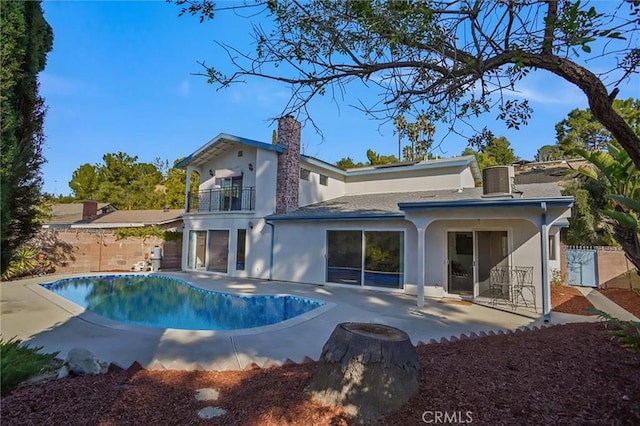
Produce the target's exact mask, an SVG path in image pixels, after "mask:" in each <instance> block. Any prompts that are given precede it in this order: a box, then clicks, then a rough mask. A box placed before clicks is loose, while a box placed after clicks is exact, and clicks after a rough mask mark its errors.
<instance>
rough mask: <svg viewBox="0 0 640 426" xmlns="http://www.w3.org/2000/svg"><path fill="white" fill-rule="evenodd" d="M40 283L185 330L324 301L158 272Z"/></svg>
mask: <svg viewBox="0 0 640 426" xmlns="http://www.w3.org/2000/svg"><path fill="white" fill-rule="evenodd" d="M42 287H44V288H46V289H47V290H50V291H52V292H54V293H56V294H58V295H59V296H61V297H64V298H65V299H67V300H70V301H71V302H74V303H76V304H78V305H80V306H82V307H84V308H86V309H87V310H88V311H91V312H93V313H95V314H98V315H101V316H103V317H106V318H109V319H112V320H115V321H121V322H124V323H128V324H135V325H143V326H148V327H161V328H177V329H185V330H236V329H242V328H253V327H261V326H265V325H270V324H276V323H278V322H282V321H285V320H288V319H291V318H294V317H297V316H299V315H302V314H304V313H306V312H309V311H311V310H313V309H316V308H319V307H320V306H322V305H324V303H323V302H318V301H314V300H309V299H305V298H302V297H296V296H288V295H285V296H280V295H276V296H264V295H255V296H253V295H252V296H245V295H237V294H229V293H220V292H215V291H209V290H203V289H200V288H197V287H194V286H192V285H190V284H189V283H187V282H185V281H183V280H180V279H178V278H173V277H167V276H160V275H144V276H140V275H106V276H96V277H77V278H66V279H61V280H58V281H56V282H53V283H46V284H42Z"/></svg>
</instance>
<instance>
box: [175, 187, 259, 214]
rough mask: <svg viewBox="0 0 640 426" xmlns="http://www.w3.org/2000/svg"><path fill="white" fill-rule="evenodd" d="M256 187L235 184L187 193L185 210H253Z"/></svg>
mask: <svg viewBox="0 0 640 426" xmlns="http://www.w3.org/2000/svg"><path fill="white" fill-rule="evenodd" d="M255 204H256V188H255V187H253V186H242V187H240V186H236V187H231V188H216V189H208V190H205V191H200V192H198V193H197V194H189V200H188V203H187V211H188V212H189V211H191V212H233V211H251V210H255Z"/></svg>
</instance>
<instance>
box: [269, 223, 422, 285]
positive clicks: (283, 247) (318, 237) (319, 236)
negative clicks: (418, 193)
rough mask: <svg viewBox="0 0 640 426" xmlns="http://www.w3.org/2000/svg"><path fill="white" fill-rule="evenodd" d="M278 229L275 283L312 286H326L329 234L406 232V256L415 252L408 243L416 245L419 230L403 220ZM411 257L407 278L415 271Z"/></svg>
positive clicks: (281, 226) (282, 226) (292, 225)
mask: <svg viewBox="0 0 640 426" xmlns="http://www.w3.org/2000/svg"><path fill="white" fill-rule="evenodd" d="M275 227H276V233H275V244H274V253H273V260H274V267H273V279H274V280H282V281H297V282H304V283H311V284H325V282H326V265H327V252H326V250H327V247H326V246H327V230H365V231H366V230H385V231H391V230H393V231H405V234H404V241H405V253H407V252H410V251H412V249H411V247H408V246H407V243H408V241H415V228H414V227H413V225H411V224H410V223H407V222H406V221H403V220H361V221H291V222H280V221H278V222H276V223H275ZM412 234H413V235H412ZM408 257H409V259H408V260H407V261H406V263H405V267H404V270H405V274H407V273H408V272H409V271H413V270H415V263H413V262H414V261H413V260H411V259H412V256H408ZM405 259H407V256H405ZM405 280H406V278H405Z"/></svg>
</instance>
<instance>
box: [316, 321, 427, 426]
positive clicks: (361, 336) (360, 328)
mask: <svg viewBox="0 0 640 426" xmlns="http://www.w3.org/2000/svg"><path fill="white" fill-rule="evenodd" d="M419 381H420V363H419V362H418V355H417V353H416V349H415V347H414V346H413V345H412V344H411V340H410V339H409V336H408V335H407V333H405V332H404V331H402V330H400V329H397V328H394V327H389V326H387V325H382V324H367V323H350V322H347V323H342V324H338V325H337V326H336V328H335V329H334V330H333V333H332V334H331V336H330V337H329V340H327V343H325V345H324V347H323V348H322V355H321V356H320V360H319V366H318V370H317V371H316V373H315V375H314V377H313V379H312V381H311V383H310V384H309V386H307V388H306V389H305V392H307V393H308V394H310V395H311V398H312V399H313V400H314V401H316V402H318V403H320V404H322V405H325V406H328V405H338V406H342V407H343V408H345V410H346V411H347V412H348V413H349V414H351V415H353V416H355V417H356V419H357V420H358V421H360V422H371V421H374V420H375V419H377V418H378V417H380V416H381V415H383V414H385V413H388V412H391V411H395V410H397V409H399V408H400V407H401V406H402V405H403V404H404V403H405V402H407V401H408V400H409V398H411V397H412V396H413V395H414V394H415V393H416V392H417V391H418V386H419Z"/></svg>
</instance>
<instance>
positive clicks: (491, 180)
mask: <svg viewBox="0 0 640 426" xmlns="http://www.w3.org/2000/svg"><path fill="white" fill-rule="evenodd" d="M179 167H182V168H186V170H187V182H189V181H190V180H189V179H190V178H191V175H192V174H193V173H194V172H197V173H198V174H199V176H200V186H199V191H198V193H197V194H193V193H190V192H187V194H186V195H187V205H186V213H185V215H184V216H183V218H184V225H185V229H184V231H185V234H184V235H185V238H184V250H183V259H182V267H183V269H184V270H190V271H208V272H211V273H219V274H227V275H229V276H234V277H252V278H260V279H273V280H282V281H294V282H302V283H312V284H327V285H341V286H350V287H365V288H371V289H385V290H393V291H403V292H406V293H408V294H413V295H416V296H417V304H418V305H419V306H422V304H423V303H424V297H425V296H429V297H460V298H483V297H486V296H488V295H489V294H490V293H492V292H493V291H494V290H495V289H496V288H495V285H494V284H495V280H493V281H492V272H491V271H492V270H494V271H495V270H499V269H501V268H506V267H513V268H521V269H522V270H525V271H528V273H529V275H528V281H527V282H528V285H529V286H530V287H531V288H530V289H529V290H530V295H529V296H528V297H529V298H530V299H532V300H531V301H534V302H535V303H536V305H537V306H538V307H542V308H543V312H544V313H545V314H548V312H549V310H550V307H549V280H550V274H551V271H552V270H553V269H559V266H560V265H559V259H558V254H559V232H558V231H559V227H560V226H563V225H565V224H566V218H567V217H569V216H570V211H571V206H572V204H573V199H572V198H571V197H563V196H561V195H560V192H559V190H558V188H557V187H556V185H555V184H553V183H552V184H528V185H519V186H518V187H517V188H515V187H514V186H513V184H512V177H513V174H512V173H513V171H512V170H513V169H512V168H509V167H504V168H502V169H501V170H500V169H498V170H493V171H491V170H490V169H487V170H488V171H489V172H491V173H489V174H488V173H487V170H485V176H486V181H487V182H485V186H484V187H478V186H477V184H479V183H480V182H482V176H481V173H480V170H479V168H478V165H477V163H476V161H475V158H474V157H472V156H468V157H456V158H447V159H437V160H425V161H420V162H415V163H398V164H392V165H385V166H376V167H364V168H359V169H353V170H347V171H344V170H341V169H338V168H336V167H335V166H332V165H330V164H328V163H325V162H323V161H320V160H317V159H315V158H312V157H308V156H305V155H301V154H300V123H298V122H297V121H296V120H295V119H293V118H292V117H290V116H287V117H284V118H282V119H280V121H279V124H278V137H277V143H276V144H268V143H263V142H258V141H254V140H248V139H244V138H241V137H237V136H231V135H226V134H220V135H218V136H217V137H216V138H214V139H213V140H211V141H210V142H208V143H207V144H205V145H204V146H203V147H201V148H199V149H198V150H196V151H195V152H194V153H193V154H191V155H189V156H188V157H187V158H185V159H184V160H183V161H182V162H181V163H180V164H179ZM187 191H188V189H187ZM493 278H495V277H493ZM508 297H511V296H508Z"/></svg>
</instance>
